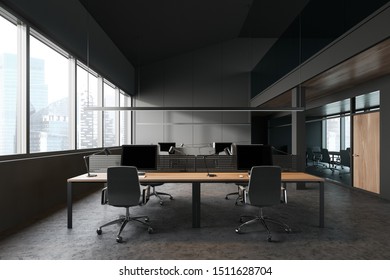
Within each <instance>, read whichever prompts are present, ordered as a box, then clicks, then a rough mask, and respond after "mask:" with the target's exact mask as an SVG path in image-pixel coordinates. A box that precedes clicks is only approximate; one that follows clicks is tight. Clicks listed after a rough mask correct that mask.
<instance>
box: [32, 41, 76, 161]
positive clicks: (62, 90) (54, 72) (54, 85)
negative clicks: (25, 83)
mask: <svg viewBox="0 0 390 280" xmlns="http://www.w3.org/2000/svg"><path fill="white" fill-rule="evenodd" d="M69 84H70V79H69V60H68V58H66V57H65V56H64V55H62V54H60V53H59V52H57V51H55V50H54V49H52V48H51V47H49V46H48V45H46V44H45V43H43V42H41V41H40V40H39V39H37V38H36V37H34V36H32V35H31V36H30V152H32V153H34V152H48V151H62V150H69V149H71V148H72V139H70V136H71V135H72V134H71V131H70V129H71V126H70V123H69V118H70V116H71V114H70V108H71V103H70V101H71V98H70V95H69V93H70V91H69Z"/></svg>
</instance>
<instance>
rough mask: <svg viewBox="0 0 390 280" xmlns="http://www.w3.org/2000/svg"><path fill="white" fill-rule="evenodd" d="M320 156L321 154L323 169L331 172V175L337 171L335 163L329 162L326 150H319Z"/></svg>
mask: <svg viewBox="0 0 390 280" xmlns="http://www.w3.org/2000/svg"><path fill="white" fill-rule="evenodd" d="M321 154H322V159H321V162H322V163H325V164H324V168H325V169H329V170H330V171H332V173H334V172H335V171H338V169H337V168H336V167H335V164H336V162H333V161H332V160H331V158H330V155H329V151H328V149H321ZM326 164H327V165H326Z"/></svg>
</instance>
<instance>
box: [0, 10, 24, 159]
mask: <svg viewBox="0 0 390 280" xmlns="http://www.w3.org/2000/svg"><path fill="white" fill-rule="evenodd" d="M17 33H18V30H17V26H16V25H15V24H13V23H11V22H10V21H8V20H7V19H5V18H3V17H2V16H1V15H0V34H1V38H2V40H1V43H0V155H10V154H16V153H18V152H19V151H18V142H17V136H18V134H17V131H18V116H19V113H20V112H19V111H18V104H19V102H20V92H19V91H18V87H19V75H18V72H19V71H18V61H19V58H18V52H17V49H18V46H17Z"/></svg>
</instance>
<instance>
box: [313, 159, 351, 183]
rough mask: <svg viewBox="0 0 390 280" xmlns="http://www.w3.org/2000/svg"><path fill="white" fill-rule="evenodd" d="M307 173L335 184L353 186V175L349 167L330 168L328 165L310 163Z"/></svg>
mask: <svg viewBox="0 0 390 280" xmlns="http://www.w3.org/2000/svg"><path fill="white" fill-rule="evenodd" d="M306 172H307V173H309V174H313V175H316V176H319V177H324V178H327V179H329V180H332V181H333V182H335V183H338V184H342V185H346V186H352V183H351V173H350V168H349V167H340V166H338V165H336V166H330V168H329V165H328V164H327V163H321V162H320V163H316V164H312V163H308V164H307V166H306Z"/></svg>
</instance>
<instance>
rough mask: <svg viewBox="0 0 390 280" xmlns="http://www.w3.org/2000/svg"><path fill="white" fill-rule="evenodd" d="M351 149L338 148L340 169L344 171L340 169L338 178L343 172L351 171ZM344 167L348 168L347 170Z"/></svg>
mask: <svg viewBox="0 0 390 280" xmlns="http://www.w3.org/2000/svg"><path fill="white" fill-rule="evenodd" d="M350 151H351V150H350V149H348V148H347V149H346V150H340V166H341V169H342V170H344V171H340V173H339V176H340V178H341V177H343V175H345V174H349V173H351V152H350ZM345 168H348V170H345Z"/></svg>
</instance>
